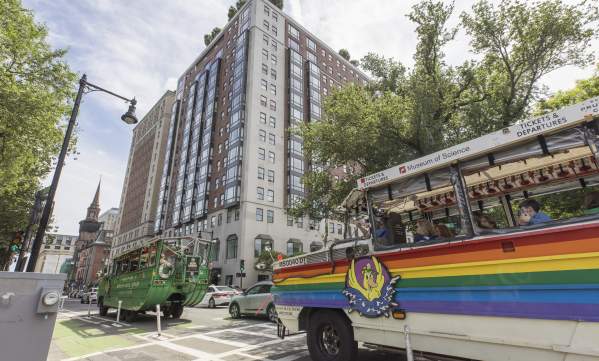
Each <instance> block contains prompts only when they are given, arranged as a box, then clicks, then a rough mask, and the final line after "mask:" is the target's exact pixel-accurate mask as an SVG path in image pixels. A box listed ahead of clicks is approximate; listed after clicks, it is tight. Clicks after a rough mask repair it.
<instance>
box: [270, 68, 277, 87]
mask: <svg viewBox="0 0 599 361" xmlns="http://www.w3.org/2000/svg"><path fill="white" fill-rule="evenodd" d="M270 77H271V79H272V80H277V71H276V70H275V69H272V68H271V69H270ZM273 86H274V85H273Z"/></svg>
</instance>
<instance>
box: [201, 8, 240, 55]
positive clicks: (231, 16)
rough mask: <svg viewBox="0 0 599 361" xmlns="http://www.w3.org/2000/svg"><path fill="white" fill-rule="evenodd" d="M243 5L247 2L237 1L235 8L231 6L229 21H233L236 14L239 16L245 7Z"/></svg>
mask: <svg viewBox="0 0 599 361" xmlns="http://www.w3.org/2000/svg"><path fill="white" fill-rule="evenodd" d="M243 5H245V0H237V2H236V3H235V6H232V5H231V7H229V11H228V12H227V21H229V20H231V19H233V17H234V16H235V14H237V12H238V11H239V9H241V8H242V7H243ZM206 45H207V44H206Z"/></svg>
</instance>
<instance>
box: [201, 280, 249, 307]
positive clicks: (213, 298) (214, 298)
mask: <svg viewBox="0 0 599 361" xmlns="http://www.w3.org/2000/svg"><path fill="white" fill-rule="evenodd" d="M240 293H241V292H238V291H236V290H234V289H233V288H231V287H229V286H215V285H210V286H208V290H207V291H206V295H204V298H203V299H202V301H201V302H200V303H199V305H200V306H208V307H210V308H215V307H216V306H222V305H228V304H229V303H230V302H231V298H232V297H233V296H236V295H238V294H240Z"/></svg>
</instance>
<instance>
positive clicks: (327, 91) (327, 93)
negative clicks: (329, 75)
mask: <svg viewBox="0 0 599 361" xmlns="http://www.w3.org/2000/svg"><path fill="white" fill-rule="evenodd" d="M325 79H326V78H325ZM322 94H324V95H325V96H326V95H329V90H328V89H327V88H322Z"/></svg>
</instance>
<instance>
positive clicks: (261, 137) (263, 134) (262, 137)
mask: <svg viewBox="0 0 599 361" xmlns="http://www.w3.org/2000/svg"><path fill="white" fill-rule="evenodd" d="M258 139H259V140H260V141H261V142H263V143H264V142H266V131H265V130H262V129H260V130H258Z"/></svg>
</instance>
